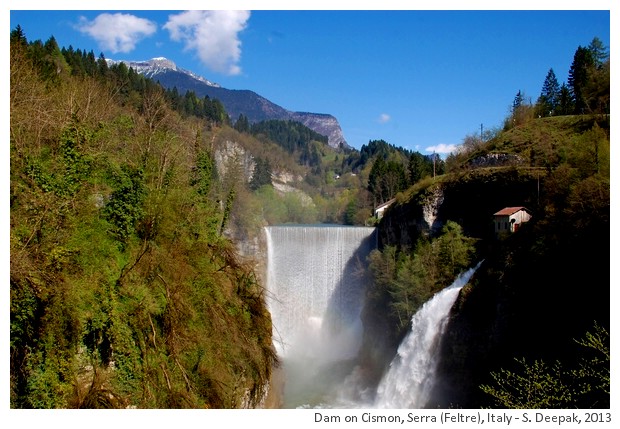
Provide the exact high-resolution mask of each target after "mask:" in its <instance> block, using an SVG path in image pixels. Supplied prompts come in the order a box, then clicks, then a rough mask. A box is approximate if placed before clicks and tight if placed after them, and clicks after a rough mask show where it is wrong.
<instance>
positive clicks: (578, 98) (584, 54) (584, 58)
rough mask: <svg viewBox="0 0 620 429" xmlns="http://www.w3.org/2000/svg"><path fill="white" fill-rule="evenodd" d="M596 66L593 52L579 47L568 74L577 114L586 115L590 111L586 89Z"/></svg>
mask: <svg viewBox="0 0 620 429" xmlns="http://www.w3.org/2000/svg"><path fill="white" fill-rule="evenodd" d="M594 65H595V60H594V57H593V55H592V52H591V51H590V50H589V49H587V48H584V47H582V46H579V47H578V48H577V51H575V56H574V57H573V63H572V64H571V67H570V71H569V73H568V86H569V88H570V90H571V93H572V96H573V99H574V101H575V113H576V114H583V113H586V111H587V109H588V105H587V102H586V98H585V95H584V88H585V86H586V85H587V83H588V80H589V79H590V75H591V74H592V71H593V69H594Z"/></svg>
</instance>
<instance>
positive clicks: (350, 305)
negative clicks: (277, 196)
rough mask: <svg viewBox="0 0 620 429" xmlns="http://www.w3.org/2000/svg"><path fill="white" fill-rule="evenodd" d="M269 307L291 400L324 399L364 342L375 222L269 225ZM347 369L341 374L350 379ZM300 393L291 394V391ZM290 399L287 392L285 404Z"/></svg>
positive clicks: (299, 402) (294, 403)
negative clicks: (371, 224) (361, 224)
mask: <svg viewBox="0 0 620 429" xmlns="http://www.w3.org/2000/svg"><path fill="white" fill-rule="evenodd" d="M265 231H266V236H267V247H268V255H267V258H268V261H267V289H268V292H269V293H268V297H267V306H268V308H269V311H270V313H271V318H272V322H273V339H274V345H275V347H276V350H277V352H278V355H279V356H280V357H281V358H282V360H283V362H284V367H285V373H286V379H287V381H286V388H285V397H286V396H288V397H289V400H288V402H289V406H299V405H304V404H306V403H309V402H314V403H316V402H317V401H318V402H320V401H322V400H323V399H322V396H321V395H323V394H324V391H325V390H326V389H328V388H329V385H330V384H334V383H336V382H337V381H338V380H339V379H340V374H335V372H336V373H341V372H346V369H345V368H344V367H343V366H342V365H341V364H340V363H341V362H343V361H347V360H350V359H353V358H355V356H356V355H357V352H358V350H359V347H360V345H361V341H362V324H361V320H360V313H361V310H362V306H363V299H364V293H365V289H366V283H365V279H364V277H363V275H362V274H361V273H363V272H364V270H363V269H362V267H364V266H365V264H366V257H367V256H368V254H369V253H370V251H371V250H372V249H374V248H375V247H376V234H375V233H374V228H367V227H345V226H270V227H266V228H265ZM344 375H346V374H344ZM344 375H342V376H343V377H344ZM294 396H299V397H300V398H298V399H293V400H291V399H290V398H291V397H294ZM286 401H287V399H286V398H285V402H286Z"/></svg>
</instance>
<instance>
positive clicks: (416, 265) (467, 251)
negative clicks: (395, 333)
mask: <svg viewBox="0 0 620 429" xmlns="http://www.w3.org/2000/svg"><path fill="white" fill-rule="evenodd" d="M474 244H475V240H473V239H471V238H468V237H466V236H465V235H464V234H463V232H462V229H461V227H460V226H459V225H458V224H457V223H456V222H452V221H448V222H447V223H446V225H445V226H444V227H443V228H442V231H441V234H440V235H439V236H438V237H437V238H435V239H431V240H427V239H421V240H420V241H419V242H418V243H417V245H416V246H415V249H413V251H407V250H401V251H398V250H397V249H396V247H394V246H386V247H384V248H383V250H382V251H379V250H374V251H373V252H372V253H371V255H370V256H369V268H370V271H371V273H372V275H373V279H374V282H373V284H374V287H373V289H374V292H373V293H374V294H375V295H378V296H380V295H382V294H383V293H387V294H388V295H389V298H388V303H387V305H388V307H389V308H390V310H391V313H390V316H391V318H392V319H393V320H394V321H395V323H394V325H395V326H397V327H398V329H399V330H400V331H401V332H403V331H404V330H405V329H406V328H407V327H408V325H409V321H410V320H411V317H412V316H413V314H415V312H416V311H417V310H418V309H419V308H420V307H421V306H422V305H423V304H424V303H425V302H426V301H428V300H429V299H430V298H431V297H432V296H433V295H434V294H435V293H437V292H438V291H440V290H441V289H442V288H444V287H446V286H448V285H449V284H450V283H452V281H454V279H455V278H456V277H457V276H458V275H459V274H460V273H461V272H462V271H464V270H465V269H467V268H468V267H470V266H471V264H472V262H473V258H474V256H475V247H474Z"/></svg>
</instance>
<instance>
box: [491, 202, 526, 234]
mask: <svg viewBox="0 0 620 429" xmlns="http://www.w3.org/2000/svg"><path fill="white" fill-rule="evenodd" d="M531 218H532V214H531V213H530V211H529V210H528V209H527V208H525V207H521V206H519V207H505V208H503V209H501V210H500V211H498V212H497V213H494V214H493V223H494V224H495V235H496V236H499V235H500V234H502V233H512V232H515V231H517V230H518V229H519V227H520V226H521V224H522V223H524V222H527V221H529V220H530V219H531Z"/></svg>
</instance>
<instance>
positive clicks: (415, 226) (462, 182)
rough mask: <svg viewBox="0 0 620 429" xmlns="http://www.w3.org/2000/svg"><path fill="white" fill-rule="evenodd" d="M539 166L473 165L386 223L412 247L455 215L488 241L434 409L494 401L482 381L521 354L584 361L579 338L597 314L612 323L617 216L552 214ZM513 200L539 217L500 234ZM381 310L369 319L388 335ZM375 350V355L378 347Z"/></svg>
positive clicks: (447, 341)
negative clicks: (543, 199)
mask: <svg viewBox="0 0 620 429" xmlns="http://www.w3.org/2000/svg"><path fill="white" fill-rule="evenodd" d="M537 174H538V172H535V171H534V172H530V171H528V170H527V169H522V170H517V169H510V168H508V169H505V170H503V171H495V172H494V173H493V174H489V172H488V171H483V170H482V169H481V171H478V172H468V173H464V174H462V175H460V176H459V177H456V176H455V177H454V178H453V179H451V180H449V181H445V182H443V183H438V184H435V185H432V186H430V187H429V188H427V189H426V190H425V191H423V192H420V193H419V194H417V195H415V196H413V197H412V198H411V199H410V200H409V201H408V202H405V203H401V204H397V205H395V206H393V207H391V208H390V209H389V210H388V211H387V212H386V214H385V215H384V217H383V219H382V221H381V223H380V225H379V236H380V238H381V243H382V245H387V244H390V245H400V246H412V245H414V244H415V242H416V240H417V239H418V238H419V237H420V236H422V235H424V234H430V235H432V234H433V231H434V230H437V228H439V227H440V225H442V224H444V223H445V222H446V221H447V220H454V221H456V222H458V223H459V224H460V225H461V226H462V227H463V229H464V230H465V231H466V233H467V234H468V235H470V236H473V237H477V238H479V239H480V242H479V243H480V246H479V254H480V258H481V259H484V262H483V264H482V265H481V267H480V268H479V269H478V271H477V272H476V274H475V275H474V276H473V278H472V280H471V281H470V284H469V285H467V286H465V287H464V288H463V289H462V290H461V292H460V295H459V298H458V299H457V302H456V303H455V306H454V307H453V308H452V312H451V317H450V321H449V323H448V325H447V328H446V332H445V335H444V337H443V339H442V343H441V353H440V356H441V360H440V363H439V368H438V384H437V386H436V388H435V390H434V392H433V395H432V399H431V403H430V404H429V406H430V407H441V408H461V407H462V408H480V407H492V406H493V405H494V404H493V402H492V398H491V397H490V396H489V395H486V394H485V393H484V392H483V391H482V390H481V389H480V385H482V384H493V379H492V377H491V372H492V371H494V372H499V370H500V369H507V370H511V371H518V370H523V369H522V368H520V367H519V366H518V365H517V364H516V362H515V359H520V358H526V359H527V361H528V362H530V363H531V362H533V361H534V360H536V359H540V360H544V361H545V362H546V363H548V364H553V363H554V362H555V361H561V362H562V365H563V368H575V367H578V362H577V359H578V357H581V356H583V353H584V352H583V350H580V349H579V345H578V344H576V342H575V339H579V338H583V337H584V335H585V333H586V332H588V331H591V330H592V327H593V324H594V322H595V321H596V322H598V323H600V324H601V325H603V326H609V284H610V281H609V253H608V245H609V238H610V235H609V223H608V221H606V220H605V219H598V218H592V217H591V216H589V215H588V212H587V210H584V212H583V213H581V214H579V215H578V217H577V218H579V219H581V217H580V216H583V219H582V220H581V221H579V225H580V228H579V229H577V228H574V227H573V226H572V225H571V223H570V222H549V221H547V222H545V221H542V218H543V217H544V215H545V213H540V212H537V205H536V202H537V201H538V194H537V189H538V178H537ZM512 205H524V206H527V207H530V208H531V209H533V210H534V212H535V216H534V218H533V220H532V221H530V222H528V223H527V224H525V225H524V226H522V227H521V229H519V231H518V232H517V233H515V234H513V235H512V236H510V237H507V238H506V239H505V240H501V241H500V240H496V239H495V238H494V237H493V234H492V231H493V229H492V228H493V223H492V214H493V213H494V212H495V211H497V210H498V209H501V208H503V207H505V206H512ZM599 241H600V243H598V242H599ZM381 311H385V309H376V308H375V309H370V311H366V312H365V313H364V317H365V318H366V320H365V326H370V327H373V328H374V329H375V331H376V332H377V333H379V334H380V335H381V333H382V332H383V335H384V337H387V335H386V332H389V327H385V326H382V325H381V320H374V319H373V318H377V314H381ZM378 319H380V317H378ZM384 343H385V341H384ZM387 346H390V344H387ZM391 346H392V347H396V346H397V344H395V345H394V344H392V345H391ZM393 352H395V349H394V350H393ZM384 355H385V356H389V354H388V353H384ZM366 356H367V357H368V358H369V359H368V360H369V361H370V362H372V361H371V359H370V357H372V356H373V355H372V354H371V353H368V354H366ZM385 356H377V358H385ZM374 364H375V365H377V362H376V360H375V362H374ZM597 400H598V401H602V402H599V403H598V404H596V405H594V406H596V407H602V408H605V407H607V406H608V403H605V402H604V401H605V398H602V399H601V398H597ZM607 401H608V399H607ZM585 406H587V407H592V406H593V405H591V404H585Z"/></svg>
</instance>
